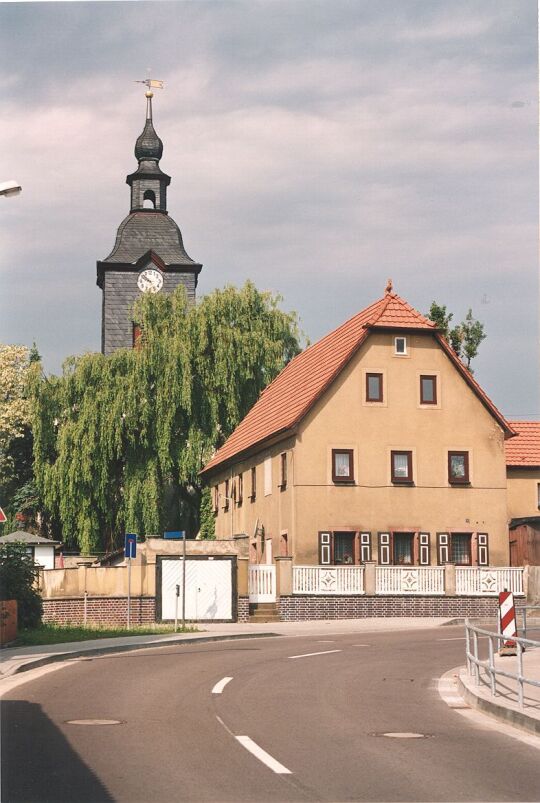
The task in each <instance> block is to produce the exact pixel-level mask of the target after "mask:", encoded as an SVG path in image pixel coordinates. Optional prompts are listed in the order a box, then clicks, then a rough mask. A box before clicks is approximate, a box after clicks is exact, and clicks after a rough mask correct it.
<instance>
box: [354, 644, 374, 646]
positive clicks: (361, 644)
mask: <svg viewBox="0 0 540 803" xmlns="http://www.w3.org/2000/svg"><path fill="white" fill-rule="evenodd" d="M351 647H371V644H351Z"/></svg>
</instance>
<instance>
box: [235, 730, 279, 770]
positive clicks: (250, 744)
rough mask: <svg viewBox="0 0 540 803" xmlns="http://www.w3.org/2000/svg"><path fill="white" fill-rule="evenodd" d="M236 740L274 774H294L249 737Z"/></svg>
mask: <svg viewBox="0 0 540 803" xmlns="http://www.w3.org/2000/svg"><path fill="white" fill-rule="evenodd" d="M236 739H237V740H238V741H239V742H240V744H241V745H243V746H244V747H245V748H246V750H249V752H250V753H252V754H253V755H254V756H255V758H258V759H259V761H262V763H263V764H266V766H267V767H269V768H270V769H271V770H272V772H277V773H278V774H279V775H292V772H291V771H290V770H288V769H287V767H284V766H283V764H280V763H279V761H276V759H275V758H272V756H271V755H270V753H267V752H266V750H263V749H262V747H259V745H258V744H257V743H256V742H254V741H253V739H250V738H249V736H237V737H236Z"/></svg>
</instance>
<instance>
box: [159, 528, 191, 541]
mask: <svg viewBox="0 0 540 803" xmlns="http://www.w3.org/2000/svg"><path fill="white" fill-rule="evenodd" d="M185 537H186V531H185V530H165V532H164V533H163V538H169V539H171V540H172V541H181V540H182V539H183V538H185Z"/></svg>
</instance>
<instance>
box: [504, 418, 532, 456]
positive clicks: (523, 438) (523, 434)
mask: <svg viewBox="0 0 540 803" xmlns="http://www.w3.org/2000/svg"><path fill="white" fill-rule="evenodd" d="M510 426H511V427H512V429H514V430H515V431H516V432H517V437H516V438H512V440H511V441H508V443H506V444H505V451H506V465H507V466H521V467H522V468H532V467H536V466H540V422H538V421H511V422H510Z"/></svg>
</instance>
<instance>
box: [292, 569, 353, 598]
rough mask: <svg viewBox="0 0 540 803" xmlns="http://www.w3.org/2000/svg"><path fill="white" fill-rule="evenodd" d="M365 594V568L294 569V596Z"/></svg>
mask: <svg viewBox="0 0 540 803" xmlns="http://www.w3.org/2000/svg"><path fill="white" fill-rule="evenodd" d="M363 593H364V567H363V566H294V567H293V594H344V595H345V594H363Z"/></svg>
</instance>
